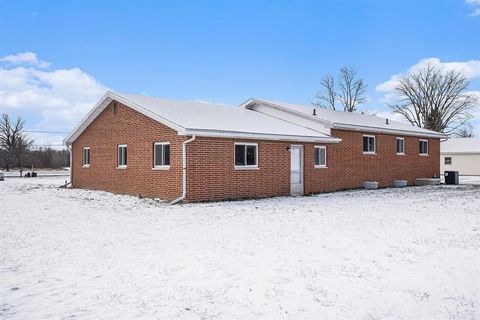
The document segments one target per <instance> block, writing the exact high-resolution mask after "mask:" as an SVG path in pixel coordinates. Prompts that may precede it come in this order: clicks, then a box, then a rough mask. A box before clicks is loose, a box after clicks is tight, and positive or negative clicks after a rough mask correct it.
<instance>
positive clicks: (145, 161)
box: [72, 103, 186, 200]
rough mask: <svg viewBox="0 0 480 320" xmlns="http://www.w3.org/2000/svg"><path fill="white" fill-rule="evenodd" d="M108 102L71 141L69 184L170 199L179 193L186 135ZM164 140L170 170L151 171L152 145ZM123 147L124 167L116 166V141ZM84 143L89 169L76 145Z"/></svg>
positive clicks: (80, 145)
mask: <svg viewBox="0 0 480 320" xmlns="http://www.w3.org/2000/svg"><path fill="white" fill-rule="evenodd" d="M117 106H118V107H117V113H116V114H114V113H113V105H112V104H110V105H109V106H108V107H107V108H106V109H105V110H104V111H103V112H102V113H101V114H100V115H99V116H98V117H97V118H96V119H95V120H94V121H93V122H92V123H91V124H90V126H88V128H87V129H86V130H85V131H84V132H83V133H82V134H81V135H80V137H78V139H77V140H75V142H74V143H73V147H72V150H73V157H72V160H73V186H74V187H80V188H87V189H99V190H106V191H110V192H114V193H124V194H131V195H139V194H142V195H143V196H147V197H157V198H162V199H168V200H172V199H175V198H177V197H179V196H180V195H181V193H182V142H183V141H184V140H185V139H186V137H181V136H178V135H177V132H176V131H175V130H173V129H171V128H169V127H166V126H164V125H162V124H160V123H158V122H156V121H154V120H152V119H150V118H148V117H146V116H144V115H142V114H140V113H138V112H136V111H134V110H132V109H130V108H128V107H125V106H123V105H121V104H120V103H117ZM162 141H166V142H170V170H166V171H163V170H153V169H152V168H153V143H155V142H162ZM119 144H126V145H127V161H128V165H127V168H126V169H117V145H119ZM83 147H90V158H91V160H90V167H89V168H82V149H83Z"/></svg>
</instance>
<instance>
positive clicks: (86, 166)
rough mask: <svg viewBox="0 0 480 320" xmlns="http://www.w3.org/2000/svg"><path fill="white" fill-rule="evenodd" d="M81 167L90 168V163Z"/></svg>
mask: <svg viewBox="0 0 480 320" xmlns="http://www.w3.org/2000/svg"><path fill="white" fill-rule="evenodd" d="M82 168H84V169H88V168H90V165H89V164H86V165H83V166H82Z"/></svg>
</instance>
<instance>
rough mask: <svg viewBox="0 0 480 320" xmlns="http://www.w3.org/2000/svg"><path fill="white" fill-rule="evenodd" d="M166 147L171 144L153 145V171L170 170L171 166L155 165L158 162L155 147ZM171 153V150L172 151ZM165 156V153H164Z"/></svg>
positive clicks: (156, 143) (160, 143)
mask: <svg viewBox="0 0 480 320" xmlns="http://www.w3.org/2000/svg"><path fill="white" fill-rule="evenodd" d="M165 145H170V142H155V143H154V144H153V168H152V170H170V165H161V166H157V165H155V163H156V162H157V161H156V160H157V153H156V152H155V147H156V146H165ZM170 151H171V150H170ZM162 154H163V152H162Z"/></svg>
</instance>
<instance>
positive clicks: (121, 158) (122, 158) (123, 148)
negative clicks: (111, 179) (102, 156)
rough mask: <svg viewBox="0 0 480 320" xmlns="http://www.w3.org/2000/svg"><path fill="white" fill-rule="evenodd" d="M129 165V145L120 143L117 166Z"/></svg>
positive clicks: (124, 166)
mask: <svg viewBox="0 0 480 320" xmlns="http://www.w3.org/2000/svg"><path fill="white" fill-rule="evenodd" d="M126 167H127V145H126V144H120V145H118V151H117V168H126Z"/></svg>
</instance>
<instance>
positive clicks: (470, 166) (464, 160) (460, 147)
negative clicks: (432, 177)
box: [440, 138, 480, 176]
mask: <svg viewBox="0 0 480 320" xmlns="http://www.w3.org/2000/svg"><path fill="white" fill-rule="evenodd" d="M440 157H441V161H440V164H441V171H442V173H443V172H444V171H458V172H459V173H460V175H464V176H480V138H455V139H448V140H447V141H443V142H442V143H441V144H440Z"/></svg>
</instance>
